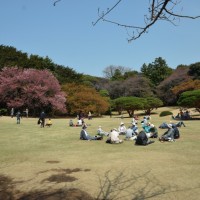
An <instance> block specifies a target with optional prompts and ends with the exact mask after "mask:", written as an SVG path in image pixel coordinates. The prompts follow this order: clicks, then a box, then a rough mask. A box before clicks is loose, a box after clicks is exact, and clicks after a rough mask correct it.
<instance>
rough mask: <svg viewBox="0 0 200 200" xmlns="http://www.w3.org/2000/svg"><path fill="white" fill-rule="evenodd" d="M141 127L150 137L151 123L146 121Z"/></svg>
mask: <svg viewBox="0 0 200 200" xmlns="http://www.w3.org/2000/svg"><path fill="white" fill-rule="evenodd" d="M142 128H143V129H144V132H145V133H146V135H147V137H148V138H149V137H151V132H150V128H151V123H150V122H147V123H144V124H142Z"/></svg>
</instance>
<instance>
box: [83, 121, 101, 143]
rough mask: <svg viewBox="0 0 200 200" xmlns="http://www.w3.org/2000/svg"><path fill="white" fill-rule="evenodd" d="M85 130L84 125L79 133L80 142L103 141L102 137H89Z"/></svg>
mask: <svg viewBox="0 0 200 200" xmlns="http://www.w3.org/2000/svg"><path fill="white" fill-rule="evenodd" d="M86 129H87V125H86V124H84V125H83V126H82V130H81V132H80V139H81V140H102V139H103V138H102V136H90V135H89V134H88V133H87V131H86Z"/></svg>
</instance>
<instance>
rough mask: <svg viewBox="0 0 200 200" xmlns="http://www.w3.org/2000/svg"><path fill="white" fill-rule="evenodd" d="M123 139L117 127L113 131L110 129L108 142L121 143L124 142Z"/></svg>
mask: <svg viewBox="0 0 200 200" xmlns="http://www.w3.org/2000/svg"><path fill="white" fill-rule="evenodd" d="M122 142H123V140H121V139H120V138H119V132H118V131H117V129H116V128H113V129H112V130H111V131H110V134H109V138H108V139H107V141H106V143H111V144H120V143H122Z"/></svg>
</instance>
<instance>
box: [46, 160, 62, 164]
mask: <svg viewBox="0 0 200 200" xmlns="http://www.w3.org/2000/svg"><path fill="white" fill-rule="evenodd" d="M59 162H60V161H57V160H48V161H46V163H50V164H55V163H59Z"/></svg>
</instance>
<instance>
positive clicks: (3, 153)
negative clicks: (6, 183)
mask: <svg viewBox="0 0 200 200" xmlns="http://www.w3.org/2000/svg"><path fill="white" fill-rule="evenodd" d="M166 109H167V110H170V109H172V108H162V109H160V110H156V111H155V112H156V113H155V114H153V115H152V119H151V122H152V123H153V124H154V125H156V126H157V127H158V126H159V125H160V124H161V123H162V122H169V121H170V120H171V119H170V116H166V117H162V118H161V117H159V113H160V111H161V110H166ZM174 112H175V113H174V114H176V112H177V110H175V111H174ZM124 116H125V118H124V119H123V120H122V119H120V118H119V116H117V115H116V116H115V115H114V116H113V117H112V118H110V117H108V116H107V117H105V116H104V117H102V118H94V119H92V120H87V119H86V123H87V124H89V125H90V126H88V132H89V133H90V134H91V135H95V134H96V130H97V128H98V126H99V125H101V126H102V128H103V129H104V130H106V131H109V130H110V129H112V128H114V127H116V128H117V127H118V126H119V124H120V122H121V121H123V122H124V123H125V125H126V126H127V127H128V126H129V125H130V122H131V118H128V117H127V115H126V114H125V115H124ZM141 119H142V116H141V117H140V121H141ZM73 120H74V122H76V119H73ZM52 122H53V126H52V127H50V128H47V127H45V128H40V127H39V126H38V125H37V119H36V118H28V119H27V118H23V119H22V120H21V124H20V125H17V124H16V118H10V117H1V118H0V174H1V175H5V176H8V177H11V178H13V181H14V182H15V184H14V185H15V188H16V190H19V191H21V192H29V191H34V190H44V189H45V190H47V189H57V188H68V187H69V188H71V187H75V188H80V189H81V190H84V191H86V192H87V193H89V194H90V195H92V196H93V197H96V196H97V195H98V193H99V191H100V189H102V188H103V189H104V190H106V189H107V188H108V185H109V184H108V183H109V182H110V183H112V184H113V185H111V184H110V185H111V187H112V190H114V189H115V190H116V191H115V192H114V193H112V190H110V191H109V192H108V193H109V194H108V197H110V199H111V197H113V195H114V194H116V193H117V196H116V197H115V198H114V199H134V198H135V199H145V198H148V197H149V198H150V199H190V200H191V199H194V200H196V199H198V198H199V196H200V192H199V191H200V190H199V189H200V188H199V187H200V159H199V158H200V156H199V155H200V131H199V126H200V120H197V121H186V122H185V124H186V127H182V128H180V133H181V138H180V139H178V140H177V141H176V142H169V143H168V142H166V143H160V142H159V141H158V140H157V139H154V140H155V141H156V142H155V143H154V144H151V145H149V146H144V147H143V146H135V145H134V143H133V142H132V141H124V143H123V144H119V145H111V144H107V143H105V141H106V138H104V139H103V141H80V140H79V134H80V130H81V128H80V127H69V126H68V123H69V119H52ZM138 126H139V129H140V130H141V124H140V122H139V123H138ZM164 131H165V130H160V129H159V135H161V134H162V133H163V132H164ZM121 137H122V138H123V137H124V136H121ZM77 168H78V169H79V170H77V172H73V173H71V174H70V176H72V177H75V178H76V179H77V180H75V181H73V182H64V181H63V182H60V183H56V182H51V181H47V180H46V179H47V178H49V177H50V176H51V175H55V174H59V173H60V174H63V173H64V172H65V170H66V169H71V170H73V169H77ZM75 171H76V170H75ZM120 173H121V175H119V174H120ZM116 177H118V179H114V178H116ZM105 180H106V182H105V185H104V186H102V185H103V183H104V181H105ZM122 182H123V183H122ZM122 186H124V187H122ZM101 195H102V197H103V195H104V197H105V196H106V195H105V193H104V192H101ZM109 195H110V196H109ZM123 195H125V196H123ZM122 196H123V197H122Z"/></svg>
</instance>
